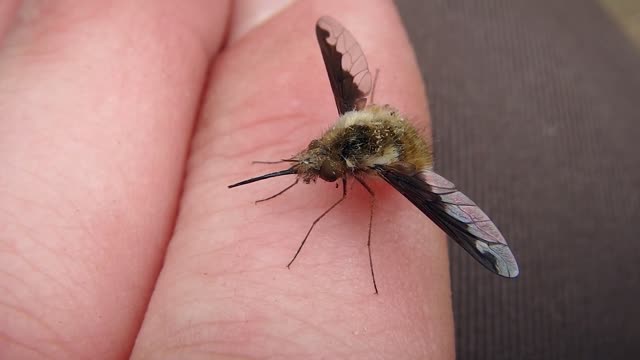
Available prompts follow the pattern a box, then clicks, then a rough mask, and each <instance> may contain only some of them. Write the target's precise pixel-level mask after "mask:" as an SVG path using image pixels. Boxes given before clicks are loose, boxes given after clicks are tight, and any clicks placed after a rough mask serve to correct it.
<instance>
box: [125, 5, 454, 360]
mask: <svg viewBox="0 0 640 360" xmlns="http://www.w3.org/2000/svg"><path fill="white" fill-rule="evenodd" d="M326 14H330V15H332V16H334V17H336V18H337V19H338V20H340V21H341V22H342V23H343V24H344V25H345V26H346V27H347V28H348V29H349V30H350V31H351V32H352V33H353V34H354V36H355V37H356V38H357V39H358V40H359V42H360V44H361V46H362V48H363V49H364V51H365V54H366V55H367V59H368V61H369V65H370V67H371V68H372V69H375V68H376V67H379V68H380V69H381V75H380V79H379V82H378V84H377V88H376V98H377V99H379V100H378V101H379V102H381V103H387V102H388V103H390V104H393V105H394V106H397V107H398V108H399V109H402V110H403V112H404V113H405V114H406V115H407V116H408V117H409V118H410V119H411V120H412V121H415V122H416V123H417V124H418V126H419V127H421V128H428V125H427V123H428V116H427V111H426V103H425V100H424V92H423V88H422V84H421V81H420V74H419V72H418V69H417V66H416V63H415V60H414V57H413V53H412V51H411V48H410V46H409V44H408V41H407V39H406V35H405V34H404V32H403V30H402V27H401V24H400V20H399V18H398V15H397V14H396V12H395V9H394V8H393V5H392V3H391V2H389V1H376V2H375V3H372V2H370V1H356V2H343V1H334V2H326V1H323V2H319V1H318V2H311V1H301V2H297V3H295V4H294V5H292V6H290V7H288V8H286V9H284V10H283V11H282V12H280V13H278V14H276V15H274V16H273V17H271V18H270V19H269V20H267V21H264V22H262V23H261V24H260V25H259V26H258V27H257V28H254V29H253V30H251V31H248V32H245V33H244V35H242V36H239V37H237V38H235V40H233V41H231V42H230V44H229V45H228V47H227V49H226V50H225V52H224V54H222V55H221V56H220V57H219V58H218V59H217V61H216V64H215V66H214V68H213V72H212V79H211V87H210V88H209V92H208V95H207V101H206V105H205V108H204V110H203V115H202V118H201V120H200V122H199V125H198V128H197V131H196V135H195V138H194V142H193V145H192V152H191V158H190V160H189V170H188V173H189V175H188V177H187V180H186V183H185V195H184V198H183V201H182V204H181V213H180V215H179V219H178V222H177V225H176V232H175V235H174V238H173V239H172V242H171V246H170V249H169V251H168V254H167V257H166V259H165V267H164V268H163V271H162V273H161V276H160V278H159V282H158V286H157V287H156V291H155V293H154V296H153V298H152V301H151V304H150V307H149V310H148V312H147V316H146V318H145V322H144V324H143V328H142V330H141V336H140V338H139V339H138V342H137V344H136V351H135V352H134V355H137V356H140V357H154V358H155V357H162V354H166V353H169V354H171V355H170V356H171V357H182V358H189V357H191V356H194V357H195V356H198V355H201V354H207V356H211V355H212V354H217V355H220V354H225V355H227V356H246V357H252V356H258V355H261V356H272V357H287V356H289V357H298V358H314V357H318V358H320V357H326V358H336V357H347V356H352V354H354V353H357V354H359V355H360V357H362V358H367V357H374V356H378V357H385V358H394V357H396V358H397V357H403V358H421V357H422V358H443V357H452V356H453V355H452V354H453V340H452V339H453V329H452V328H453V327H452V315H451V304H450V291H449V277H448V263H447V255H446V251H447V250H446V243H445V240H444V236H443V235H442V233H441V232H440V231H438V230H437V228H436V227H435V226H434V225H432V224H431V223H429V222H428V220H427V219H426V218H424V216H423V215H421V214H420V213H419V211H417V210H416V209H413V208H412V207H411V205H410V204H409V203H408V202H406V200H404V199H402V197H401V196H400V195H398V194H395V193H393V192H391V190H390V189H389V188H388V187H385V186H381V185H380V184H377V185H375V186H374V190H375V191H376V193H377V196H378V197H377V202H378V204H379V205H378V206H377V208H376V215H375V218H374V225H373V239H372V247H373V250H372V251H373V262H374V267H375V270H376V273H377V280H378V287H379V289H380V295H379V296H375V295H373V294H372V293H373V287H372V285H371V278H370V271H369V262H368V256H367V247H366V241H367V226H368V221H367V220H368V215H369V207H368V206H369V199H368V198H367V197H366V193H365V192H364V191H362V190H361V189H359V187H358V185H356V187H354V188H353V191H351V189H349V192H350V195H349V197H348V198H347V200H346V201H345V202H344V203H343V204H341V205H340V206H339V207H338V208H336V209H335V210H333V211H332V212H331V213H330V214H329V215H328V216H327V217H325V218H323V219H322V221H321V222H320V223H319V224H318V226H317V227H316V228H315V230H314V232H313V233H312V234H311V237H310V239H309V241H308V243H307V245H305V248H304V249H303V250H302V252H301V254H300V257H298V260H296V263H294V264H293V266H292V268H291V270H287V269H286V267H285V265H286V264H287V262H288V261H289V260H290V259H291V256H292V255H293V254H294V252H295V250H296V249H297V247H298V246H299V244H300V241H301V240H302V237H303V236H304V234H305V232H306V231H307V229H308V228H309V225H310V224H311V221H312V220H313V219H315V218H316V217H317V216H318V215H319V214H320V213H321V212H322V211H324V210H326V209H327V208H328V207H329V206H330V205H331V204H332V203H334V202H335V201H336V200H337V199H339V198H340V194H341V191H342V189H339V190H336V189H335V188H334V186H333V184H327V183H323V182H319V183H318V184H314V185H313V186H305V185H298V186H297V187H294V188H293V189H291V190H289V191H288V192H287V193H285V194H283V195H281V196H279V197H277V198H275V199H273V200H269V201H268V202H265V203H261V204H260V205H258V206H254V205H253V200H257V199H260V198H265V197H267V196H269V195H271V194H274V193H277V192H278V191H279V190H281V189H283V188H285V187H286V186H287V185H289V184H290V183H291V182H292V181H293V179H278V180H276V179H273V180H270V181H264V182H260V183H256V184H253V185H247V186H246V187H242V188H237V189H231V190H230V189H227V188H226V185H229V184H231V183H232V182H236V181H238V180H242V179H245V178H247V177H250V176H254V175H258V174H260V173H266V172H269V171H274V170H276V169H277V168H278V167H277V166H266V165H253V166H251V165H250V162H251V161H252V160H276V159H280V158H286V157H288V156H291V155H293V154H295V153H297V152H298V151H299V150H301V149H303V148H304V147H305V146H306V145H307V144H308V143H309V141H310V140H312V139H314V138H315V137H317V136H318V135H319V134H320V132H321V131H322V130H323V129H326V128H327V127H328V126H330V125H331V124H332V123H333V122H335V120H336V118H337V116H336V110H335V104H334V103H333V98H332V96H331V90H330V87H329V82H328V80H327V75H326V73H325V69H324V65H323V63H322V58H321V55H320V52H319V50H318V47H317V43H316V38H315V34H314V32H313V31H314V30H313V29H314V24H315V21H316V20H317V19H318V17H319V16H321V15H326ZM230 33H233V29H231V30H230ZM167 334H169V335H167ZM347 354H348V355H347ZM380 354H385V355H383V356H381V355H380Z"/></svg>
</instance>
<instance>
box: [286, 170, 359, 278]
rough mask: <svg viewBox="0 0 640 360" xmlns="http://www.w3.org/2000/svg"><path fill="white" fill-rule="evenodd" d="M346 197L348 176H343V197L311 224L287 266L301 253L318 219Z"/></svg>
mask: <svg viewBox="0 0 640 360" xmlns="http://www.w3.org/2000/svg"><path fill="white" fill-rule="evenodd" d="M346 197H347V178H346V177H343V178H342V197H341V198H340V200H338V201H336V202H335V203H334V204H333V205H331V207H330V208H328V209H327V210H326V211H325V212H323V213H322V215H320V216H318V218H317V219H315V220H314V221H313V224H311V227H310V228H309V231H307V235H305V237H304V239H303V240H302V243H301V244H300V247H299V248H298V251H296V254H295V255H293V259H291V261H289V263H288V264H287V268H289V267H290V266H291V264H293V261H294V260H295V259H296V257H298V254H300V250H302V247H303V246H304V243H305V242H306V241H307V238H309V234H311V231H312V230H313V227H314V226H316V224H317V223H318V221H320V219H322V218H323V217H324V216H325V215H327V214H328V213H329V211H331V210H333V208H334V207H336V206H338V204H340V203H341V202H342V201H343V200H344V199H345V198H346Z"/></svg>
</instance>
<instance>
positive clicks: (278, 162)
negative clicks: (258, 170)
mask: <svg viewBox="0 0 640 360" xmlns="http://www.w3.org/2000/svg"><path fill="white" fill-rule="evenodd" d="M283 162H297V160H294V159H282V160H278V161H259V160H255V161H252V162H251V164H281V163H283Z"/></svg>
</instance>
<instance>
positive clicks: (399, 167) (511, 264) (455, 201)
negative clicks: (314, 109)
mask: <svg viewBox="0 0 640 360" xmlns="http://www.w3.org/2000/svg"><path fill="white" fill-rule="evenodd" d="M316 35H317V37H318V43H319V45H320V51H321V52H322V57H323V59H324V64H325V67H326V69H327V74H328V75H329V81H330V83H331V89H332V90H333V96H334V98H335V101H336V106H337V107H338V113H339V114H340V117H339V119H338V121H337V123H336V124H335V125H334V126H333V127H332V128H330V129H329V130H328V131H327V132H325V133H324V134H323V135H322V137H320V138H319V139H316V140H313V141H311V143H309V146H307V148H306V149H304V150H302V151H301V152H300V153H298V154H297V155H295V156H293V157H291V158H289V159H284V160H282V161H280V162H290V163H292V164H293V165H292V166H291V167H290V168H288V169H286V170H282V171H277V172H273V173H269V174H265V175H262V176H258V177H254V178H251V179H247V180H244V181H241V182H239V183H236V184H233V185H230V186H229V188H233V187H236V186H240V185H245V184H249V183H252V182H255V181H260V180H264V179H268V178H272V177H276V176H283V175H296V180H295V182H294V183H293V184H291V185H289V186H288V187H286V188H285V189H284V190H282V191H280V192H279V193H277V194H275V195H273V196H271V197H268V198H266V199H262V200H258V202H259V201H264V200H269V199H272V198H274V197H276V196H278V195H281V194H282V193H284V192H285V191H287V190H289V189H291V188H292V187H293V186H295V185H296V184H297V183H298V182H299V181H300V180H302V181H303V182H304V183H306V184H308V183H310V182H312V181H313V182H315V181H316V180H317V179H318V178H320V179H322V180H324V181H329V182H335V181H337V180H341V182H342V197H341V198H340V199H339V200H338V201H336V202H335V203H334V204H333V205H332V206H331V207H329V209H327V210H326V211H325V212H324V213H322V214H321V215H320V216H319V217H318V218H317V219H316V220H315V221H314V222H313V224H312V225H311V227H310V228H309V231H308V232H307V234H306V236H305V237H304V239H303V240H302V243H301V244H300V247H299V248H298V250H297V251H296V253H295V255H294V256H293V258H292V259H291V261H290V262H289V264H288V265H287V267H289V266H291V264H292V263H293V261H294V260H295V259H296V257H297V256H298V254H299V253H300V250H301V249H302V247H303V246H304V243H305V242H306V241H307V238H308V237H309V234H310V233H311V231H312V230H313V227H314V226H315V225H316V223H318V221H320V219H322V218H323V217H324V216H325V215H326V214H327V213H329V212H330V211H331V210H332V209H333V208H335V207H336V206H337V205H338V204H340V203H341V202H342V201H343V200H344V199H345V197H346V196H347V186H346V184H347V178H348V177H353V178H354V179H355V180H356V181H358V182H359V183H360V184H362V186H363V187H364V188H365V189H366V190H367V191H368V192H369V194H370V195H371V213H370V216H369V236H368V241H367V247H368V249H369V265H370V267H371V277H372V279H373V286H374V289H375V292H376V293H378V288H377V285H376V280H375V275H374V272H373V262H372V260H371V222H372V219H373V202H374V199H375V197H374V193H373V191H372V190H371V188H370V187H369V186H368V185H367V183H366V182H365V178H366V177H367V176H378V177H380V178H382V179H384V180H385V181H386V182H388V183H389V184H390V185H391V186H392V187H393V188H395V189H396V190H397V191H399V192H400V193H401V194H402V195H404V196H405V197H406V198H407V199H408V200H409V201H410V202H411V203H413V205H415V206H416V207H417V208H418V209H420V211H422V212H423V213H424V214H425V215H427V216H428V217H429V218H430V219H431V221H433V222H434V223H435V224H436V225H438V226H439V227H440V228H441V229H442V230H443V231H444V232H445V233H446V234H447V235H449V236H450V237H451V238H452V239H453V240H454V241H456V242H457V243H458V244H460V246H462V247H463V248H464V249H465V250H466V251H467V252H468V253H469V254H471V256H473V257H474V258H475V259H476V260H477V261H478V262H480V263H481V264H482V265H484V266H485V267H486V268H487V269H489V270H491V271H493V272H494V273H496V274H498V275H500V276H504V277H509V278H513V277H516V276H518V272H519V271H518V265H517V263H516V260H515V258H514V256H513V254H512V253H511V250H509V246H508V245H507V242H506V241H505V239H504V237H503V236H502V234H501V233H500V231H499V230H498V228H497V227H496V226H495V225H494V224H493V222H491V220H489V217H487V215H485V213H484V212H483V211H482V210H480V208H479V207H478V206H477V205H476V204H475V203H474V202H473V201H471V200H470V199H469V198H468V197H467V196H465V195H464V194H462V193H461V192H459V191H458V190H457V189H456V187H455V186H454V185H453V184H452V183H451V182H449V181H448V180H446V179H445V178H443V177H442V176H440V175H438V174H436V173H435V172H433V171H432V170H431V169H432V165H433V160H432V157H431V151H430V148H429V145H427V143H426V142H425V140H424V139H422V138H421V137H420V136H419V134H418V131H417V130H416V129H415V128H414V127H413V126H412V125H411V124H410V123H409V122H407V121H406V120H405V119H404V118H403V117H402V116H401V115H400V114H398V112H397V111H396V110H395V109H393V108H391V107H390V106H388V105H384V106H379V105H375V104H373V103H372V104H370V105H367V96H369V94H370V93H371V98H373V90H372V89H373V88H374V87H375V79H373V81H372V76H371V73H370V72H369V69H368V65H367V61H366V59H365V57H364V54H363V52H362V49H361V48H360V45H358V43H357V42H356V40H355V39H354V37H353V36H352V35H351V34H350V33H349V32H348V31H347V30H346V29H345V28H344V27H343V26H342V25H341V24H340V23H338V22H337V21H336V20H334V19H332V18H330V17H327V16H325V17H321V18H320V19H319V20H318V22H317V23H316ZM371 102H373V101H371ZM275 163H278V162H275ZM336 186H337V184H336Z"/></svg>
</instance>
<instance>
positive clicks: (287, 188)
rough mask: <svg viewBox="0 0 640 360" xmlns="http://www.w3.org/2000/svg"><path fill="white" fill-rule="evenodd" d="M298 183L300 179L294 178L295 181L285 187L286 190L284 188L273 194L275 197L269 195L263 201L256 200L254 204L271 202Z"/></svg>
mask: <svg viewBox="0 0 640 360" xmlns="http://www.w3.org/2000/svg"><path fill="white" fill-rule="evenodd" d="M298 181H300V179H297V178H296V181H294V182H293V184H291V185H289V186H287V187H286V188H284V190H282V191H280V192H279V193H277V194H275V195H271V196H269V197H268V198H264V199H260V200H256V201H255V203H254V204H257V203H259V202H263V201H267V200H271V199H273V198H274V197H276V196H280V195H282V194H284V192H285V191H287V190H289V189H291V188H292V187H294V186H296V184H297V183H298Z"/></svg>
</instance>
